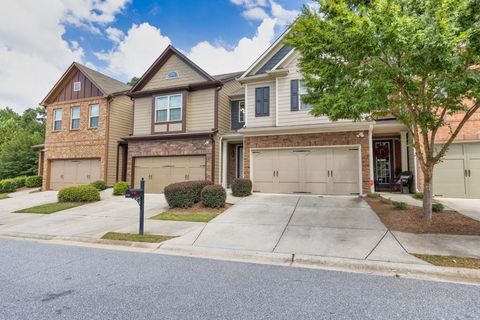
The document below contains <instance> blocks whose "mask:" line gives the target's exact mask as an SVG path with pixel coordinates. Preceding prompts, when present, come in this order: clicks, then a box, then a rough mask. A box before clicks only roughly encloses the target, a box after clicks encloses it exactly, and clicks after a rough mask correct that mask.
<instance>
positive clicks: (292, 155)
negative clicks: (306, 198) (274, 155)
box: [277, 150, 304, 193]
mask: <svg viewBox="0 0 480 320" xmlns="http://www.w3.org/2000/svg"><path fill="white" fill-rule="evenodd" d="M303 157H304V156H303V153H301V152H297V151H292V150H282V151H279V153H278V160H277V162H278V163H277V172H278V176H277V179H278V192H280V193H289V192H302V191H303V187H302V186H301V183H300V181H303V180H304V177H303V173H301V172H300V163H301V162H303V159H302V158H303Z"/></svg>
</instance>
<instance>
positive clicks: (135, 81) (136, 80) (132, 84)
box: [127, 77, 140, 87]
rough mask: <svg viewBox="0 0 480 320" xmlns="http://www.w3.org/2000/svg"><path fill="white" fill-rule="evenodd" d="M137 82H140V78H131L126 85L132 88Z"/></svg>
mask: <svg viewBox="0 0 480 320" xmlns="http://www.w3.org/2000/svg"><path fill="white" fill-rule="evenodd" d="M138 80H140V78H138V77H132V79H130V81H128V82H127V84H128V85H129V86H132V87H133V86H134V85H136V84H137V82H138Z"/></svg>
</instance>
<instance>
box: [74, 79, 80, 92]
mask: <svg viewBox="0 0 480 320" xmlns="http://www.w3.org/2000/svg"><path fill="white" fill-rule="evenodd" d="M81 88H82V83H81V82H80V81H76V82H74V83H73V91H80V89H81Z"/></svg>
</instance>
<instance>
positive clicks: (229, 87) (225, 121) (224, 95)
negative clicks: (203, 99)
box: [218, 80, 242, 134]
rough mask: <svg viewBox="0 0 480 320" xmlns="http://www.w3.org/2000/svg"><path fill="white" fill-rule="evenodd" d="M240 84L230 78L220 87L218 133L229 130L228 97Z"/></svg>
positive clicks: (229, 109)
mask: <svg viewBox="0 0 480 320" xmlns="http://www.w3.org/2000/svg"><path fill="white" fill-rule="evenodd" d="M241 87H242V85H241V84H240V83H239V82H238V81H236V80H232V81H229V82H227V83H225V84H224V85H223V87H222V89H221V90H220V91H219V92H218V133H219V134H224V133H225V132H228V131H230V130H231V116H232V115H231V111H232V109H231V107H230V98H229V97H228V96H229V95H230V94H231V93H232V92H235V91H237V90H239V89H240V88H241Z"/></svg>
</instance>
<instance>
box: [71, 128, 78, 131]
mask: <svg viewBox="0 0 480 320" xmlns="http://www.w3.org/2000/svg"><path fill="white" fill-rule="evenodd" d="M69 131H80V128H78V129H72V128H70V130H69Z"/></svg>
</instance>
